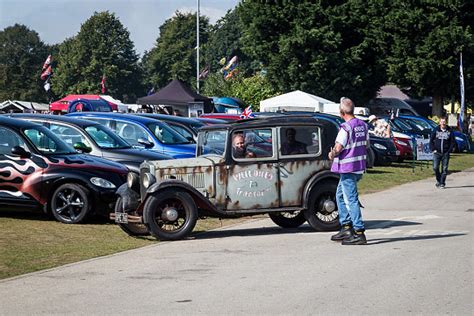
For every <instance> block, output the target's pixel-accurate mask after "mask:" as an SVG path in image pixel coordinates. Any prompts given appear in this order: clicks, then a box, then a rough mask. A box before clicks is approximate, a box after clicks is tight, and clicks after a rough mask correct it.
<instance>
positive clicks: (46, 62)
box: [42, 55, 51, 80]
mask: <svg viewBox="0 0 474 316" xmlns="http://www.w3.org/2000/svg"><path fill="white" fill-rule="evenodd" d="M49 65H51V55H49V56H48V58H46V60H45V61H44V64H43V70H42V71H45V69H46V68H48V66H49ZM43 80H44V79H43Z"/></svg>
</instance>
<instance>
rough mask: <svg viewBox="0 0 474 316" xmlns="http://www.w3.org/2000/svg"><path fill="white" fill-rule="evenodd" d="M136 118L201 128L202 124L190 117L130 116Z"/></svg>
mask: <svg viewBox="0 0 474 316" xmlns="http://www.w3.org/2000/svg"><path fill="white" fill-rule="evenodd" d="M132 115H136V116H143V117H149V118H153V119H155V120H156V119H158V120H163V121H165V122H166V121H169V122H176V123H181V124H184V125H194V126H203V125H204V123H202V122H201V121H199V120H197V119H195V118H192V117H184V116H174V115H169V114H158V113H136V114H132Z"/></svg>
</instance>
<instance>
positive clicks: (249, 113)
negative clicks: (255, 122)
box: [240, 105, 255, 119]
mask: <svg viewBox="0 0 474 316" xmlns="http://www.w3.org/2000/svg"><path fill="white" fill-rule="evenodd" d="M253 117H255V116H254V115H253V113H252V106H251V105H249V106H248V107H246V108H245V110H244V111H243V112H242V113H240V118H241V119H248V118H253Z"/></svg>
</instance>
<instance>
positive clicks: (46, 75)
mask: <svg viewBox="0 0 474 316" xmlns="http://www.w3.org/2000/svg"><path fill="white" fill-rule="evenodd" d="M52 74H53V69H52V68H51V65H49V66H48V67H47V68H46V69H44V70H43V72H42V73H41V77H40V78H41V80H47V79H49V77H51V75H52Z"/></svg>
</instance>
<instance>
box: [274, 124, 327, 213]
mask: <svg viewBox="0 0 474 316" xmlns="http://www.w3.org/2000/svg"><path fill="white" fill-rule="evenodd" d="M278 135H279V142H278V143H279V146H278V156H279V162H278V166H279V170H280V172H279V177H280V186H281V191H280V192H281V200H280V201H281V203H280V206H281V207H284V206H300V205H302V201H301V199H302V193H303V191H304V185H305V184H306V183H307V182H308V180H309V179H310V178H311V177H312V176H313V175H314V174H315V173H317V172H319V171H320V170H322V169H323V168H324V165H323V162H322V160H321V159H318V157H319V156H321V149H322V143H321V142H322V140H321V129H320V128H319V127H318V126H315V125H307V126H294V127H280V128H279V129H278Z"/></svg>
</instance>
